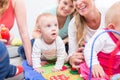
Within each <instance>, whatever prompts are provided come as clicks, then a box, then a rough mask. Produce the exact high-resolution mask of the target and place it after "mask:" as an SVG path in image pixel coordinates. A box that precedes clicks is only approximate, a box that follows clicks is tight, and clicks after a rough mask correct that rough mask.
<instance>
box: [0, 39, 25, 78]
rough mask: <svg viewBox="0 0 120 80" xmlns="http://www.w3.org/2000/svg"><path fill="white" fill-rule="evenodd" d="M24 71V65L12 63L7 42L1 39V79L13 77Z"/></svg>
mask: <svg viewBox="0 0 120 80" xmlns="http://www.w3.org/2000/svg"><path fill="white" fill-rule="evenodd" d="M16 72H17V73H16ZM22 72H23V68H22V67H20V66H14V65H11V64H10V60H9V54H8V51H7V48H6V46H5V44H4V43H3V42H1V41H0V80H4V79H5V78H9V77H13V76H15V75H18V74H20V73H22Z"/></svg>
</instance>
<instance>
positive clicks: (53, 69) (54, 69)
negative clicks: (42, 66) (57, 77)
mask: <svg viewBox="0 0 120 80" xmlns="http://www.w3.org/2000/svg"><path fill="white" fill-rule="evenodd" d="M52 71H53V72H57V71H60V69H56V68H52Z"/></svg>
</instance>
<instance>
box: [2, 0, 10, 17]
mask: <svg viewBox="0 0 120 80" xmlns="http://www.w3.org/2000/svg"><path fill="white" fill-rule="evenodd" d="M9 1H10V0H0V14H1V15H2V14H3V13H4V11H5V10H6V9H7V8H8V6H9Z"/></svg>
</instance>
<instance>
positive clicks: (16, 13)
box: [0, 0, 32, 80]
mask: <svg viewBox="0 0 120 80" xmlns="http://www.w3.org/2000/svg"><path fill="white" fill-rule="evenodd" d="M14 17H16V21H17V24H18V29H19V32H20V36H21V38H22V42H23V46H24V48H25V53H26V56H27V61H28V63H29V65H32V61H31V44H30V39H29V35H28V31H27V30H28V29H27V22H26V10H25V4H24V0H0V25H5V26H6V27H7V28H8V29H9V30H11V29H12V27H13V24H14ZM0 40H1V41H2V42H1V41H0V46H2V47H1V48H0V79H1V80H4V79H5V78H9V77H13V76H15V75H17V74H18V73H21V72H22V71H23V70H22V68H18V67H16V66H13V65H10V62H9V55H8V51H7V49H6V46H5V44H4V43H3V42H4V41H5V40H3V39H0Z"/></svg>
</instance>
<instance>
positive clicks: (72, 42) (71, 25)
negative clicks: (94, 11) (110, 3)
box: [68, 9, 105, 56]
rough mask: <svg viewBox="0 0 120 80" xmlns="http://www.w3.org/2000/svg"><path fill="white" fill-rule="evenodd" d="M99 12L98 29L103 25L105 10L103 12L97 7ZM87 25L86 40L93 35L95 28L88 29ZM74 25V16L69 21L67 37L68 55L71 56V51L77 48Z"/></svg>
mask: <svg viewBox="0 0 120 80" xmlns="http://www.w3.org/2000/svg"><path fill="white" fill-rule="evenodd" d="M99 11H100V13H101V23H100V27H99V29H101V28H103V27H104V17H105V11H104V13H103V9H99ZM86 27H87V33H86V42H88V40H89V39H90V38H91V37H92V36H93V34H94V33H95V32H96V31H97V30H93V29H90V28H89V27H88V26H86ZM76 32H77V30H76V27H75V17H73V19H72V20H71V21H70V23H69V27H68V38H69V56H71V55H72V54H73V53H75V52H76V51H77V50H78V45H77V40H76Z"/></svg>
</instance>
